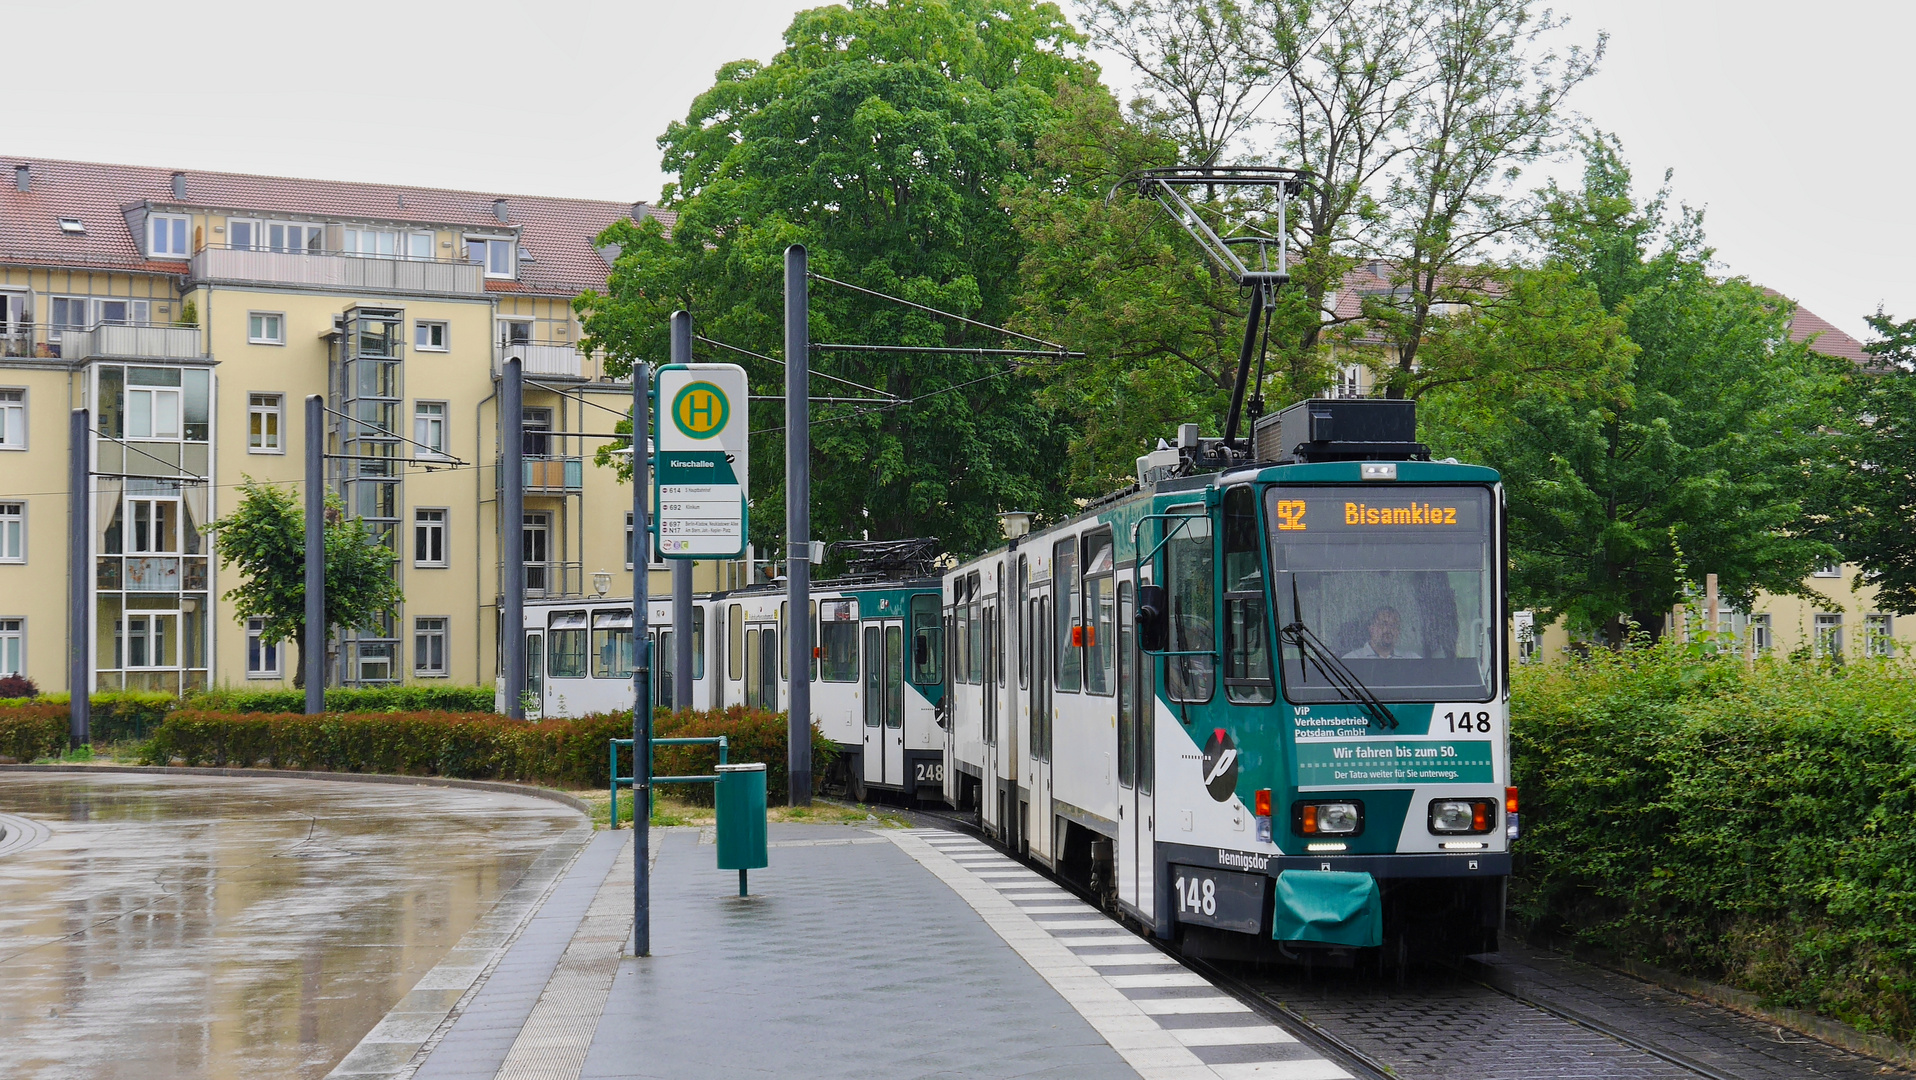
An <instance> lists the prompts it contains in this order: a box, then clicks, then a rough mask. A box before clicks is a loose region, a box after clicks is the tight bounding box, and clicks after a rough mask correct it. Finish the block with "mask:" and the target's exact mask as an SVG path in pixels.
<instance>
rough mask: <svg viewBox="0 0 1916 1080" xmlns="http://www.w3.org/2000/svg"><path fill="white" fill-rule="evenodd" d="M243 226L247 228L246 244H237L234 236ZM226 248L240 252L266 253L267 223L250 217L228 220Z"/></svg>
mask: <svg viewBox="0 0 1916 1080" xmlns="http://www.w3.org/2000/svg"><path fill="white" fill-rule="evenodd" d="M242 225H243V226H247V229H246V243H244V244H239V243H235V242H234V240H233V234H234V233H235V232H236V231H238V228H239V227H240V226H242ZM226 246H227V247H229V248H233V249H235V250H238V251H265V250H266V222H264V221H262V220H260V219H259V218H249V217H230V218H227V219H226Z"/></svg>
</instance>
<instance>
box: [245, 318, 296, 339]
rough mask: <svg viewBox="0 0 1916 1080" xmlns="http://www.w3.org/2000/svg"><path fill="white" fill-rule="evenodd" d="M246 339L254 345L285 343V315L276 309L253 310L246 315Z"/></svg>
mask: <svg viewBox="0 0 1916 1080" xmlns="http://www.w3.org/2000/svg"><path fill="white" fill-rule="evenodd" d="M246 340H247V341H249V342H252V343H253V344H255V345H284V344H286V316H284V315H281V314H279V313H278V312H276V311H255V312H253V313H251V314H249V315H247V316H246Z"/></svg>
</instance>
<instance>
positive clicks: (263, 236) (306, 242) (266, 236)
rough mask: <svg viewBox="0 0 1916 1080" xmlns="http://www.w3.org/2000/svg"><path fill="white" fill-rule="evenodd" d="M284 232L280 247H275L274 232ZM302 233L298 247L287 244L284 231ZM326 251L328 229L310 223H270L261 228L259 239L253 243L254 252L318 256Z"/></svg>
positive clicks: (262, 225)
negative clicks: (278, 230) (276, 230)
mask: <svg viewBox="0 0 1916 1080" xmlns="http://www.w3.org/2000/svg"><path fill="white" fill-rule="evenodd" d="M274 229H280V230H282V233H281V236H280V246H279V247H274V246H273V230H274ZM287 229H298V230H299V231H300V237H299V244H298V245H297V246H295V245H293V244H290V243H288V242H287V237H286V236H285V233H284V231H283V230H287ZM325 249H326V227H325V226H324V225H317V224H314V223H313V222H310V221H268V222H265V223H263V224H261V225H260V226H259V232H258V235H257V238H256V239H255V240H254V243H253V250H254V251H271V252H274V253H276V254H280V255H317V254H319V253H320V252H322V251H324V250H325Z"/></svg>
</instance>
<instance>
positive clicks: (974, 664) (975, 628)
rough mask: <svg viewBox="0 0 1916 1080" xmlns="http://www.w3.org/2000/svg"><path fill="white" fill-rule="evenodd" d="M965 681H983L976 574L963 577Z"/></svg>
mask: <svg viewBox="0 0 1916 1080" xmlns="http://www.w3.org/2000/svg"><path fill="white" fill-rule="evenodd" d="M965 597H966V600H967V603H966V604H965V672H966V676H967V677H966V679H965V681H966V682H968V683H971V684H972V685H974V686H975V685H977V684H979V683H982V682H984V681H985V619H984V613H983V611H982V610H981V609H980V607H979V600H978V572H977V571H976V570H973V571H972V572H971V573H969V574H966V575H965Z"/></svg>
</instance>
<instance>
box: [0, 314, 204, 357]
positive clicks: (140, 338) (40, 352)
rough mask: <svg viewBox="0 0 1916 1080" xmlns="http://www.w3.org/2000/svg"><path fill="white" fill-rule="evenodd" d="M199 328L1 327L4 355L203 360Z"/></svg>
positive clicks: (120, 325)
mask: <svg viewBox="0 0 1916 1080" xmlns="http://www.w3.org/2000/svg"><path fill="white" fill-rule="evenodd" d="M205 356H206V348H205V345H204V338H203V336H202V335H201V333H200V328H199V327H197V326H137V325H128V324H124V323H95V324H94V325H92V326H90V327H84V328H82V327H75V326H52V325H49V324H46V323H14V324H13V325H11V326H8V327H6V328H4V329H0V357H6V358H8V359H32V360H200V359H204V358H205Z"/></svg>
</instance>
